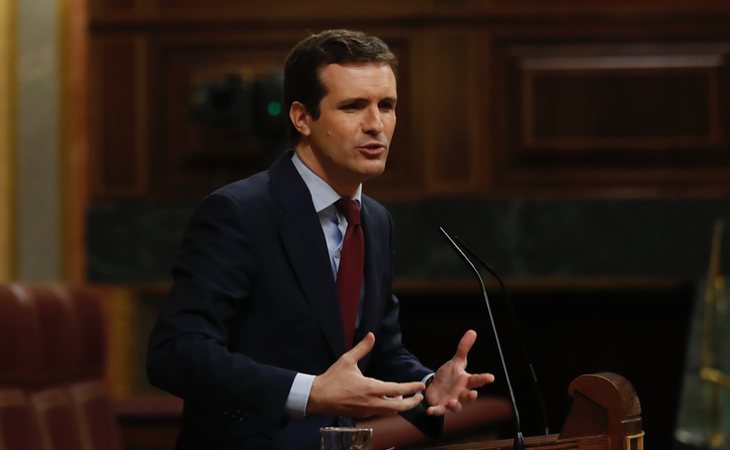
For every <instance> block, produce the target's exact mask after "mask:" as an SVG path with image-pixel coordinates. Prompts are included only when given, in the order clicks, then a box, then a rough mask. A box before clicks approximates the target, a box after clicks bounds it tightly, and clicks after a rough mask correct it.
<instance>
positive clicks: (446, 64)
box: [419, 30, 480, 192]
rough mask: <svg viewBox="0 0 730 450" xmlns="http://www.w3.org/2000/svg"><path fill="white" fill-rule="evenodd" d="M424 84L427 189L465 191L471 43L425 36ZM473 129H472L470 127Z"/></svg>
mask: <svg viewBox="0 0 730 450" xmlns="http://www.w3.org/2000/svg"><path fill="white" fill-rule="evenodd" d="M427 40H428V44H429V45H428V52H429V53H428V55H427V57H425V58H424V60H425V61H426V62H427V63H428V66H426V68H427V70H426V85H425V87H424V90H423V96H419V98H420V99H421V101H422V105H424V106H425V105H428V108H427V110H426V114H427V117H426V121H425V123H424V125H425V124H428V125H429V126H423V127H422V129H421V132H422V133H424V134H425V135H426V138H425V143H424V150H425V152H424V153H425V157H426V161H427V165H426V180H427V182H428V187H427V189H428V190H429V191H431V192H468V191H469V190H470V189H474V188H475V182H476V179H477V175H476V173H475V172H476V171H478V170H479V169H480V168H479V166H478V164H475V163H476V161H475V152H474V150H475V149H476V148H477V143H476V142H475V141H474V138H473V136H474V134H473V132H472V130H475V129H476V127H477V126H478V125H477V124H476V123H475V120H476V121H478V120H479V118H477V117H476V116H475V115H474V112H475V111H474V106H475V105H476V102H475V101H474V99H475V98H478V97H479V95H480V93H479V90H480V87H479V85H478V84H475V83H473V82H472V80H474V79H475V78H478V77H477V76H475V75H477V74H475V72H474V68H475V64H474V62H475V58H474V51H473V47H474V45H473V43H474V39H473V38H472V35H471V34H470V33H468V32H464V31H461V32H460V31H458V30H454V31H450V32H449V31H437V32H435V33H431V34H429V35H428V37H427ZM475 125H476V126H475Z"/></svg>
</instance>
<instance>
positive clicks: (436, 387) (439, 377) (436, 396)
mask: <svg viewBox="0 0 730 450" xmlns="http://www.w3.org/2000/svg"><path fill="white" fill-rule="evenodd" d="M476 339H477V334H476V332H475V331H473V330H469V331H467V332H466V333H464V336H463V337H462V338H461V340H460V341H459V345H458V346H457V348H456V353H455V354H454V357H453V358H451V359H450V360H449V361H447V362H446V363H445V364H444V365H442V366H441V367H440V368H439V369H438V370H437V371H436V378H435V379H434V380H433V382H432V383H431V384H430V385H429V386H428V389H427V390H426V402H427V403H428V404H429V405H431V406H429V408H428V409H427V410H426V413H427V414H429V415H434V416H437V415H444V414H446V411H454V412H458V411H460V410H461V406H462V403H468V402H471V401H474V400H475V399H476V398H477V391H476V390H475V389H477V388H479V387H481V386H484V385H485V384H489V383H491V382H493V381H494V375H492V374H491V373H481V374H474V375H472V374H470V373H468V372H467V371H466V359H467V358H466V357H467V355H468V353H469V350H471V347H472V346H473V345H474V342H475V341H476Z"/></svg>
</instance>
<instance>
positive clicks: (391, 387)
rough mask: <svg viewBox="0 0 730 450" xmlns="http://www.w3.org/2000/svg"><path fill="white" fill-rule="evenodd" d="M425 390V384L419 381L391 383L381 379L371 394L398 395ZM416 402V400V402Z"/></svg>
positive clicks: (380, 395) (407, 394) (381, 395)
mask: <svg viewBox="0 0 730 450" xmlns="http://www.w3.org/2000/svg"><path fill="white" fill-rule="evenodd" d="M425 390H426V385H425V384H423V383H421V382H420V381H413V382H411V383H392V382H386V381H381V382H379V383H378V385H377V387H375V388H374V389H373V395H377V396H379V397H399V396H409V395H413V394H417V393H420V392H423V391H425ZM416 403H418V402H416Z"/></svg>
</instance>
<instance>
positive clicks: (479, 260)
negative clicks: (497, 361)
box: [453, 236, 550, 435]
mask: <svg viewBox="0 0 730 450" xmlns="http://www.w3.org/2000/svg"><path fill="white" fill-rule="evenodd" d="M453 239H454V241H455V242H456V243H457V244H458V245H459V247H461V248H462V249H463V250H464V251H466V253H468V254H469V256H471V257H472V258H473V259H474V260H476V262H477V263H479V265H481V266H482V267H484V268H485V269H486V270H487V271H488V272H489V273H490V274H491V275H492V276H493V277H494V278H495V279H496V280H497V282H498V283H499V287H500V288H502V293H503V294H504V296H505V298H506V300H507V306H508V309H509V313H510V316H511V319H512V323H513V324H514V326H515V328H517V336H518V337H519V338H520V339H519V341H520V344H521V347H522V355H523V357H524V359H525V361H526V362H527V366H528V367H529V369H530V376H531V377H532V387H533V388H534V390H535V394H536V395H537V400H538V402H539V404H540V412H541V414H542V424H543V431H544V433H545V435H548V434H550V426H549V425H548V415H547V407H546V406H545V398H544V397H543V395H542V390H541V389H540V383H538V381H537V375H536V373H535V368H534V367H533V365H532V359H531V358H530V355H529V353H528V352H527V347H526V346H525V340H524V338H522V336H523V334H522V332H521V330H520V327H519V324H518V321H517V314H515V309H514V307H513V306H512V301H511V300H510V296H509V292H508V291H507V288H506V287H505V286H504V283H503V282H502V278H500V277H499V275H497V272H496V271H495V270H494V269H492V267H491V266H490V265H489V264H487V263H486V262H485V261H484V260H483V259H482V258H480V257H479V255H477V254H476V253H475V252H474V250H472V249H471V248H469V246H468V245H466V244H464V242H463V241H462V240H461V239H459V236H454V237H453Z"/></svg>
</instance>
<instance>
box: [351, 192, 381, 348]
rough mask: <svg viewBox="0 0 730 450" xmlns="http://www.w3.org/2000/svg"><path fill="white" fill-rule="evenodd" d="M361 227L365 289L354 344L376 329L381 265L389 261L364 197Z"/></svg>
mask: <svg viewBox="0 0 730 450" xmlns="http://www.w3.org/2000/svg"><path fill="white" fill-rule="evenodd" d="M362 205H363V206H362V226H363V233H364V235H365V275H364V279H363V285H364V287H365V297H364V299H363V300H364V302H365V304H364V305H363V309H361V314H362V316H361V318H360V326H359V327H358V328H357V330H356V332H355V342H358V341H359V340H360V339H362V338H363V337H364V336H365V333H367V332H368V331H373V330H375V329H376V325H377V318H378V317H379V310H380V308H381V307H382V304H381V302H382V299H381V298H380V296H381V293H382V292H383V286H382V284H383V282H384V277H383V276H381V274H382V272H383V269H382V267H381V265H382V264H383V263H384V262H386V261H389V259H388V258H387V257H386V255H384V254H383V251H384V250H383V249H384V248H387V246H384V245H383V240H384V239H385V236H382V233H381V231H380V230H379V228H378V227H377V226H375V220H374V219H375V218H374V217H373V216H372V214H371V212H370V211H369V209H368V206H367V200H366V197H364V196H363V202H362ZM376 337H377V336H376Z"/></svg>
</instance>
